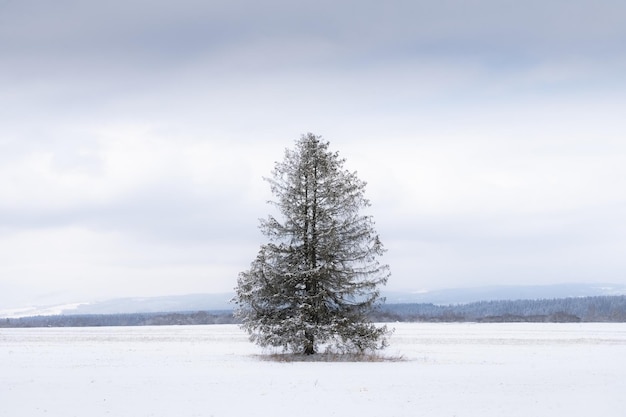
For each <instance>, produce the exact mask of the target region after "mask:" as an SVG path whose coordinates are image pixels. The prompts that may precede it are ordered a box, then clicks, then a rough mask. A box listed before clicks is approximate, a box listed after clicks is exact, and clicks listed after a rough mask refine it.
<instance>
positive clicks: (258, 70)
mask: <svg viewBox="0 0 626 417" xmlns="http://www.w3.org/2000/svg"><path fill="white" fill-rule="evenodd" d="M624 45H626V4H625V3H624V2H623V1H621V0H615V1H603V0H598V1H593V2H592V1H579V0H555V1H549V2H547V1H545V0H541V1H535V0H528V1H523V2H520V1H513V0H510V1H509V0H478V1H472V0H470V1H448V0H440V1H422V0H411V1H385V2H383V1H363V0H360V1H356V0H348V1H341V0H339V1H338V0H333V1H325V0H317V1H315V2H306V3H305V2H293V1H282V0H270V1H251V0H227V1H226V0H224V1H222V0H218V1H215V0H212V1H204V0H203V1H200V0H178V1H176V2H164V1H159V0H157V1H143V0H124V1H121V0H108V1H97V2H96V1H77V0H76V1H74V0H64V1H55V2H50V1H44V0H20V1H12V0H0V303H1V304H2V305H3V306H5V307H11V306H19V305H24V304H31V303H34V304H46V303H56V302H66V301H90V300H100V299H107V298H111V297H120V296H155V295H169V294H187V293H196V292H223V291H230V290H232V288H233V287H234V285H235V281H236V276H237V273H238V272H239V271H241V270H243V269H246V268H247V267H248V265H249V262H250V261H251V260H252V259H253V258H254V256H255V254H256V251H257V249H258V246H259V244H260V243H262V242H263V241H264V239H263V236H262V235H261V234H260V232H259V231H258V229H257V225H258V218H260V217H265V216H266V214H267V213H268V212H269V207H268V206H267V205H266V204H265V201H266V200H267V199H269V198H270V197H271V196H270V194H269V189H268V186H267V184H266V183H265V182H264V181H263V180H262V177H263V176H267V175H269V173H270V171H271V169H272V167H273V164H274V162H275V161H277V160H280V159H282V156H283V151H284V149H285V148H286V147H291V146H292V145H293V141H294V140H296V139H297V138H298V137H299V136H300V135H301V134H302V133H306V132H313V133H316V134H319V135H322V136H323V137H324V138H325V139H328V140H329V141H330V142H331V146H332V148H333V149H335V150H338V151H339V152H340V154H341V155H342V156H343V157H345V158H347V167H348V168H349V169H350V170H354V171H357V172H358V175H359V177H360V178H361V179H363V180H365V181H367V182H368V188H367V192H368V197H369V198H370V200H371V201H372V207H371V209H370V213H371V214H372V215H374V218H375V220H376V224H377V229H378V232H379V233H380V235H381V239H382V241H383V243H385V246H386V247H387V249H388V253H387V255H386V257H385V261H386V262H387V263H389V264H390V266H391V268H392V274H393V275H392V278H391V279H390V281H389V285H388V289H391V290H400V289H411V290H422V289H439V288H448V287H471V286H481V285H490V284H553V283H564V282H612V283H618V284H626V256H625V254H626V75H625V74H626V47H625V46H624Z"/></svg>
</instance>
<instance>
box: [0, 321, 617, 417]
mask: <svg viewBox="0 0 626 417" xmlns="http://www.w3.org/2000/svg"><path fill="white" fill-rule="evenodd" d="M393 327H395V328H396V332H395V334H394V335H393V336H392V338H391V346H390V348H388V349H387V351H386V354H387V355H390V356H395V355H403V356H404V361H402V362H375V363H370V362H365V363H328V362H304V363H303V362H298V363H280V362H271V361H264V360H261V359H260V358H259V356H258V355H259V354H263V353H264V352H263V351H262V350H261V349H260V348H258V347H256V346H255V345H253V344H251V343H250V342H248V340H247V335H246V334H245V333H243V332H242V331H241V330H240V329H239V328H238V327H237V326H233V325H214V326H178V327H176V326H164V327H102V328H44V329H0V416H2V417H4V416H7V417H9V416H10V417H18V416H63V417H69V416H118V417H122V416H129V417H130V416H133V417H140V416H177V417H183V416H246V417H250V416H272V417H281V416H290V417H292V416H298V417H305V416H316V417H317V416H359V417H365V416H376V417H394V416H411V417H414V416H448V417H452V416H459V417H460V416H480V417H489V416H494V417H495V416H498V417H502V416H507V417H514V416H520V417H529V416H534V417H538V416H568V417H572V416H585V417H587V416H591V415H596V416H598V415H599V416H603V417H613V416H615V417H617V416H623V415H624V413H625V411H624V410H626V324H520V323H513V324H423V323H420V324H404V323H402V324H395V325H393Z"/></svg>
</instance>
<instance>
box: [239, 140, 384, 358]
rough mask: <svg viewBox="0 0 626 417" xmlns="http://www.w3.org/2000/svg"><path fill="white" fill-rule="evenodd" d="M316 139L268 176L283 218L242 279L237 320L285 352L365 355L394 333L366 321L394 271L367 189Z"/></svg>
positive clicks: (269, 230)
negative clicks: (384, 260) (386, 261)
mask: <svg viewBox="0 0 626 417" xmlns="http://www.w3.org/2000/svg"><path fill="white" fill-rule="evenodd" d="M344 162H345V160H344V159H341V158H339V155H338V153H337V152H331V151H330V150H329V143H328V142H327V141H324V140H322V138H321V137H320V136H315V135H313V134H311V133H309V134H306V135H303V136H302V137H301V138H300V139H299V140H298V141H296V146H295V148H294V149H293V150H289V149H288V150H286V151H285V158H284V160H283V161H282V162H279V163H276V166H275V169H274V171H273V172H272V177H271V178H266V181H268V182H269V184H270V186H271V190H272V193H273V195H274V197H275V200H274V201H272V202H271V203H272V204H274V205H275V206H276V207H277V209H278V211H279V212H280V218H274V217H273V216H269V217H268V218H267V219H266V220H262V221H261V230H262V231H263V233H264V235H265V236H267V238H268V240H269V242H268V243H267V244H264V245H262V246H261V248H260V250H259V253H258V255H257V257H256V259H255V260H254V261H253V262H252V264H251V265H250V269H249V270H247V271H244V272H242V273H240V274H239V278H238V280H237V283H238V285H237V288H236V296H235V299H234V301H235V303H236V304H237V308H236V315H237V316H238V317H239V318H240V319H241V320H242V327H243V328H244V329H245V330H246V331H247V332H248V333H249V334H250V338H251V340H252V341H254V342H256V343H257V344H259V345H260V346H266V347H267V346H272V347H278V348H282V349H283V351H285V352H293V353H303V354H314V353H316V352H319V351H320V349H324V350H326V351H332V352H340V353H365V352H367V351H372V350H376V349H382V348H384V347H385V346H386V345H387V336H388V333H389V331H388V330H387V328H386V327H384V326H383V327H376V326H374V325H373V324H372V323H371V322H370V321H369V319H368V313H369V312H371V311H372V309H374V308H375V307H376V305H377V304H378V303H379V302H380V301H381V299H380V294H379V289H378V287H379V286H381V285H385V284H386V282H387V279H388V277H389V267H388V266H387V265H381V264H380V263H379V261H378V258H379V257H380V256H381V255H382V254H383V252H384V249H383V246H382V244H381V242H380V240H379V238H378V235H377V234H376V232H375V230H374V222H373V220H372V218H371V216H367V215H363V214H361V213H360V210H361V209H362V208H364V207H368V206H369V201H368V200H367V199H365V197H364V190H365V182H363V181H361V180H359V179H358V178H357V176H356V173H353V172H349V171H347V170H345V169H344V168H343V165H344Z"/></svg>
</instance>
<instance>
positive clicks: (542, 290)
mask: <svg viewBox="0 0 626 417" xmlns="http://www.w3.org/2000/svg"><path fill="white" fill-rule="evenodd" d="M383 295H384V296H385V297H386V298H387V304H406V303H410V304H413V303H430V304H435V305H450V304H467V303H473V302H477V301H499V300H541V299H554V298H577V297H595V296H612V295H626V286H625V285H619V284H555V285H494V286H485V287H470V288H451V289H444V290H435V291H420V292H410V291H388V292H386V293H384V294H383Z"/></svg>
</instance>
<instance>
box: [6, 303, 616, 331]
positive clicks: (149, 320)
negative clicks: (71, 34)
mask: <svg viewBox="0 0 626 417" xmlns="http://www.w3.org/2000/svg"><path fill="white" fill-rule="evenodd" d="M371 319H372V321H376V322H485V323H489V322H503V323H505V322H545V323H550V322H552V323H563V322H626V296H624V295H620V296H595V297H580V298H561V299H541V300H499V301H479V302H473V303H467V304H456V305H435V304H430V303H429V304H425V303H405V304H383V305H382V306H380V307H379V308H378V309H377V310H376V311H374V312H373V313H372V314H371ZM235 323H238V320H237V319H236V318H235V317H233V312H232V311H231V310H214V311H195V312H163V313H132V314H81V315H56V316H34V317H20V318H3V319H0V328H9V327H14V328H20V327H21V328H25V327H98V326H163V325H209V324H235Z"/></svg>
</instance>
